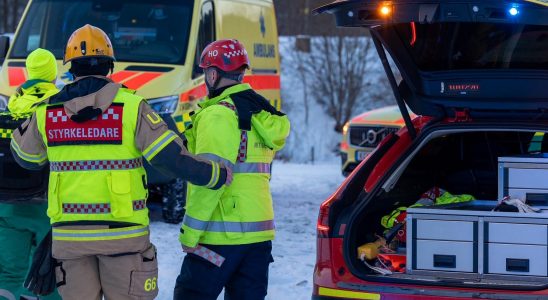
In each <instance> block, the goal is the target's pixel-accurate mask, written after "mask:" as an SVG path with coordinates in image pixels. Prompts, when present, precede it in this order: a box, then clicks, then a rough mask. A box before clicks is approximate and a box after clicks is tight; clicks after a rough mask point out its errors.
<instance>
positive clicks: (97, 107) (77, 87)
mask: <svg viewBox="0 0 548 300" xmlns="http://www.w3.org/2000/svg"><path fill="white" fill-rule="evenodd" d="M11 150H12V152H13V153H14V154H15V156H14V157H15V158H16V160H17V162H18V163H19V164H20V165H21V166H23V167H25V168H28V169H38V168H41V167H43V166H44V165H46V163H47V162H48V161H49V167H50V180H49V187H48V211H47V213H48V216H49V217H50V219H51V223H52V224H55V225H56V226H54V228H53V241H54V243H53V253H54V256H55V255H57V257H65V258H66V257H76V256H82V255H86V254H93V253H98V252H97V251H99V250H101V251H102V252H100V253H120V252H122V253H123V252H125V251H129V250H131V249H134V248H133V247H134V246H135V244H132V243H133V242H134V241H135V240H138V241H139V242H143V243H145V244H146V243H147V242H148V226H147V225H148V223H149V219H148V210H147V207H146V199H147V196H148V191H147V178H146V173H145V170H144V168H143V159H146V160H147V161H148V162H150V164H151V165H152V166H154V167H156V168H158V169H159V170H160V171H162V172H163V173H164V174H166V175H168V176H171V177H173V178H175V177H180V178H182V179H184V180H188V181H190V182H192V183H195V184H197V185H201V186H206V187H207V188H213V189H215V188H220V187H221V186H222V185H223V184H224V183H225V181H226V178H227V172H226V169H224V168H220V166H219V164H218V163H216V162H212V161H207V160H203V159H199V158H196V157H194V156H192V155H190V154H189V153H188V152H187V150H186V148H184V146H183V141H182V140H181V139H180V138H179V136H178V135H177V134H176V133H174V132H173V131H171V130H169V129H168V128H167V125H166V124H165V122H164V121H163V120H162V118H161V117H160V116H159V115H158V114H157V113H156V112H154V111H153V110H152V109H151V108H150V106H148V105H147V104H146V103H145V101H144V99H143V98H142V97H140V96H137V95H135V94H134V91H131V90H128V89H125V88H123V87H122V86H121V85H120V84H116V83H113V82H112V81H111V80H110V79H108V78H106V77H102V76H86V77H82V78H79V79H77V80H76V81H75V82H73V83H71V84H70V85H67V86H65V87H64V88H63V89H62V90H61V91H60V92H59V93H58V94H56V95H55V96H53V97H51V98H50V99H49V102H48V104H46V105H42V106H40V107H39V108H38V109H37V110H36V112H35V113H34V115H33V116H32V117H31V118H30V119H28V120H27V121H25V123H23V124H22V125H21V126H20V127H19V128H18V129H17V130H16V131H15V132H14V134H13V139H12V141H11ZM114 223H115V224H114ZM64 225H71V227H70V228H67V227H65V226H64ZM130 238H131V239H132V240H133V242H131V241H128V242H127V243H123V244H124V245H126V246H127V248H124V249H120V248H116V247H118V246H119V245H122V244H119V243H112V244H105V243H102V244H96V243H95V242H96V241H112V242H114V241H116V240H120V239H130ZM84 241H85V242H90V243H91V244H95V245H92V246H90V247H91V248H89V247H88V248H86V247H79V246H77V245H76V244H74V243H80V242H84ZM67 243H68V244H67ZM71 243H72V244H71ZM63 245H65V246H66V247H64V246H63ZM79 245H82V244H79ZM132 245H133V246H132ZM92 248H93V249H94V250H93V249H92ZM104 248H109V249H104ZM115 248H116V249H115ZM86 249H88V250H89V249H92V250H93V251H91V252H86ZM103 250H104V251H103ZM109 251H110V252H109ZM113 251H114V252H113Z"/></svg>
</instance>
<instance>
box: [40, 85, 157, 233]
mask: <svg viewBox="0 0 548 300" xmlns="http://www.w3.org/2000/svg"><path fill="white" fill-rule="evenodd" d="M142 100H143V99H142V98H141V97H139V96H136V95H134V94H132V93H129V92H128V91H127V90H125V89H120V90H119V91H118V94H117V95H116V97H115V98H114V101H113V103H112V105H111V107H110V108H109V109H108V110H107V112H106V113H104V114H103V115H101V116H99V117H98V119H97V120H94V121H90V123H91V122H95V123H97V125H96V126H95V125H93V124H92V123H91V124H89V125H88V124H86V125H84V126H81V127H78V128H67V127H66V126H64V125H63V123H65V124H66V123H67V122H68V117H67V116H66V113H65V109H64V107H63V104H62V103H61V104H53V105H52V104H49V105H43V106H40V107H39V108H38V109H37V111H36V118H37V124H38V130H39V131H40V133H41V136H42V138H43V140H44V144H45V145H47V159H48V160H49V163H50V180H49V188H48V203H49V205H48V216H49V217H50V219H51V222H52V223H58V222H70V221H82V220H86V221H99V220H100V221H116V222H127V223H134V224H141V225H148V222H149V221H148V210H147V208H146V205H145V202H146V199H147V196H148V192H147V187H146V172H145V169H144V167H143V161H142V156H143V154H142V153H141V151H140V150H139V149H137V147H136V146H135V144H136V143H135V132H136V126H137V118H138V115H139V106H140V104H141V101H142ZM104 124H109V125H107V126H103V125H104ZM73 137H77V138H79V139H80V140H86V139H87V140H88V141H89V142H88V143H86V142H84V143H82V144H81V145H74V143H73V139H72V138H73ZM99 139H103V141H102V142H101V143H94V142H96V141H98V140H99Z"/></svg>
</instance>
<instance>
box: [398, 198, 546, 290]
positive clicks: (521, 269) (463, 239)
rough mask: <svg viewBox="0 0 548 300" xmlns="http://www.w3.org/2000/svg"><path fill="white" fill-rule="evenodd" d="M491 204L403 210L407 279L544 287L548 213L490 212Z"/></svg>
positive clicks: (543, 208) (478, 203)
mask: <svg viewBox="0 0 548 300" xmlns="http://www.w3.org/2000/svg"><path fill="white" fill-rule="evenodd" d="M496 205H497V202H496V201H472V202H468V203H459V204H452V205H444V206H432V207H414V208H409V209H408V210H407V224H408V226H407V273H409V274H425V275H426V274H427V275H432V274H433V273H436V274H438V275H439V276H443V277H458V278H462V277H463V276H465V277H467V278H469V277H472V278H477V279H481V278H486V279H489V278H491V279H499V278H500V277H505V278H512V279H516V280H528V278H529V279H531V278H535V280H539V279H540V280H543V281H547V282H548V209H547V207H542V210H541V212H540V213H517V212H493V211H492V209H493V208H494V207H495V206H496Z"/></svg>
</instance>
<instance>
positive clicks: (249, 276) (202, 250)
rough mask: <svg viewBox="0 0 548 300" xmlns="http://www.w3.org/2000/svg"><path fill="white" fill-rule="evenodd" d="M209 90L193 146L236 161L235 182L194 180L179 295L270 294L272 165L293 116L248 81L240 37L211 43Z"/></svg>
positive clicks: (205, 64)
mask: <svg viewBox="0 0 548 300" xmlns="http://www.w3.org/2000/svg"><path fill="white" fill-rule="evenodd" d="M200 67H202V68H203V69H204V72H205V76H206V85H207V87H208V90H209V96H208V98H207V99H206V100H205V101H204V102H203V103H201V104H200V107H201V109H200V110H199V111H198V112H197V113H195V114H194V115H193V116H192V127H191V128H189V129H188V130H187V131H185V135H186V137H187V139H188V142H189V144H188V147H189V151H190V152H191V153H193V154H197V155H199V156H201V157H203V158H207V159H211V160H214V161H217V162H219V163H222V164H224V165H226V166H230V168H231V169H232V170H233V173H234V181H233V184H232V185H231V186H230V187H223V188H221V189H219V190H207V189H204V188H203V187H199V186H196V185H190V186H189V194H188V200H187V211H186V215H185V218H184V220H183V225H182V228H181V234H180V238H179V240H180V242H181V243H182V246H183V249H184V250H185V251H186V252H187V253H188V254H187V256H186V257H185V260H184V262H183V265H182V268H181V274H180V275H179V277H178V278H177V282H176V286H175V297H174V299H180V300H194V299H196V300H198V299H199V300H208V299H212V300H213V299H217V296H218V295H219V293H220V292H221V290H222V289H223V287H224V288H225V298H226V299H251V300H253V299H264V297H265V296H266V293H267V286H268V266H269V264H270V263H271V262H272V255H271V251H272V243H271V240H272V239H274V212H273V208H272V196H271V193H270V187H269V180H270V175H271V174H270V166H271V163H272V160H273V159H274V155H275V153H276V151H278V150H280V149H281V148H282V147H283V146H284V145H285V139H286V137H287V136H288V134H289V121H288V119H287V117H286V116H285V115H284V114H283V113H280V112H278V111H277V110H276V109H275V108H274V107H272V106H271V105H270V104H269V103H268V101H267V100H266V99H264V98H263V97H262V96H260V95H259V94H257V93H255V92H254V91H253V90H252V89H251V87H250V86H249V85H247V84H242V79H243V76H244V73H245V70H246V69H247V68H248V67H249V60H248V56H247V52H246V50H245V48H244V47H243V45H242V44H241V43H240V42H238V41H236V40H222V41H217V42H214V43H212V44H210V45H209V46H207V47H206V49H205V50H204V51H203V53H202V56H201V63H200Z"/></svg>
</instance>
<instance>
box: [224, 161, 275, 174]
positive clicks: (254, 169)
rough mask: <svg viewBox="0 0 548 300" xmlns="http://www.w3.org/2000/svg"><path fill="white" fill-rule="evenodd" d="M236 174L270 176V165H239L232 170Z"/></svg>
mask: <svg viewBox="0 0 548 300" xmlns="http://www.w3.org/2000/svg"><path fill="white" fill-rule="evenodd" d="M232 171H233V172H234V174H236V173H256V174H257V173H258V174H263V173H264V174H270V164H266V163H237V164H236V165H235V166H234V168H233V169H232Z"/></svg>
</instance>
